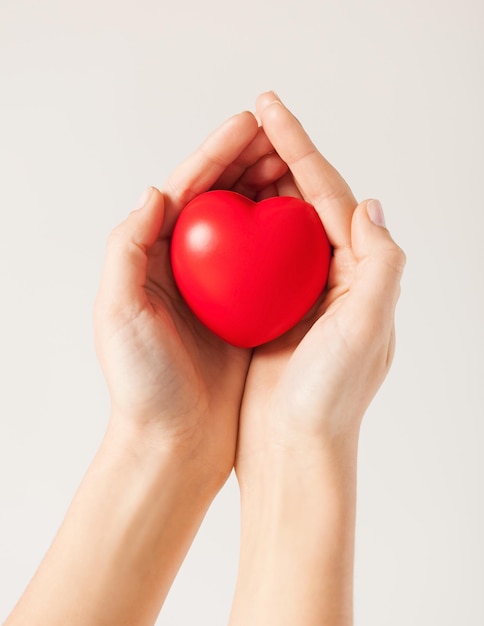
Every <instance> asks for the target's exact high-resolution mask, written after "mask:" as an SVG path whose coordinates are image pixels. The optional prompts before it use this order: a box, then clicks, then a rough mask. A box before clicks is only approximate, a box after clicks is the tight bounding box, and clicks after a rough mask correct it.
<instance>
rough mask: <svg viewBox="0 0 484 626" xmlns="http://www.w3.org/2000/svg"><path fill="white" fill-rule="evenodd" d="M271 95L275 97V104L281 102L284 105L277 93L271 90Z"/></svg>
mask: <svg viewBox="0 0 484 626" xmlns="http://www.w3.org/2000/svg"><path fill="white" fill-rule="evenodd" d="M269 93H271V94H272V95H273V96H274V101H275V102H281V103H282V100H281V99H280V98H279V96H278V95H277V93H276V92H275V91H273V90H271V91H270V92H269Z"/></svg>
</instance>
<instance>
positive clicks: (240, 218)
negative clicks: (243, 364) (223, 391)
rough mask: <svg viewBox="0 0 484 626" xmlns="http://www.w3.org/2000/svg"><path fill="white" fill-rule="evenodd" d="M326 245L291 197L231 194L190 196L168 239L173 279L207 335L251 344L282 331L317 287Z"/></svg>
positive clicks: (308, 210)
mask: <svg viewBox="0 0 484 626" xmlns="http://www.w3.org/2000/svg"><path fill="white" fill-rule="evenodd" d="M330 257H331V246H330V244H329V241H328V238H327V236H326V233H325V231H324V228H323V225H322V223H321V220H320V218H319V216H318V214H317V213H316V210H315V209H314V207H313V206H311V205H310V204H308V203H307V202H304V201H303V200H300V199H298V198H291V197H282V196H278V197H274V198H269V199H267V200H262V201H261V202H253V201H252V200H249V199H248V198H245V197H244V196H241V195H240V194H237V193H234V192H231V191H208V192H206V193H202V194H200V195H199V196H196V197H195V198H194V199H193V200H192V201H191V202H189V203H188V204H187V205H186V207H185V208H184V209H183V211H182V212H181V213H180V215H179V217H178V220H177V222H176V224H175V228H174V231H173V237H172V241H171V264H172V269H173V275H174V278H175V281H176V284H177V286H178V288H179V290H180V292H181V294H182V296H183V298H184V299H185V301H186V302H187V304H188V306H189V307H190V308H191V310H192V311H193V312H194V313H195V315H196V316H197V317H198V318H199V319H200V320H201V321H202V322H203V323H204V324H205V325H206V326H207V327H208V328H209V329H210V330H212V331H213V332H214V333H215V334H217V335H218V336H219V337H221V338H222V339H224V340H225V341H227V342H229V343H231V344H233V345H235V346H240V347H245V348H252V347H255V346H258V345H260V344H263V343H266V342H268V341H271V340H272V339H275V338H276V337H278V336H279V335H282V334H283V333H285V332H286V331H287V330H289V329H290V328H292V327H293V326H294V325H295V324H296V323H297V322H298V321H299V320H300V319H301V318H302V317H303V316H304V315H305V314H306V313H307V312H308V311H309V309H310V308H311V307H312V306H313V304H314V303H315V302H316V300H317V298H318V297H319V296H320V295H321V292H322V291H323V289H324V287H325V285H326V281H327V277H328V269H329V263H330Z"/></svg>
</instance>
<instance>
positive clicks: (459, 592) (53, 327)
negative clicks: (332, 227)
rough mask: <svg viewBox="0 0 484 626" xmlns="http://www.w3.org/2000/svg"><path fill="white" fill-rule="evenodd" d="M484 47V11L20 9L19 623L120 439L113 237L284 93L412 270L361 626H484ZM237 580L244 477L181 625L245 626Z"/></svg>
mask: <svg viewBox="0 0 484 626" xmlns="http://www.w3.org/2000/svg"><path fill="white" fill-rule="evenodd" d="M483 30H484V5H483V3H482V2H481V1H480V0H392V1H391V2H388V0H371V1H368V2H363V1H358V0H346V1H344V0H299V1H298V2H292V3H284V2H281V0H268V1H266V2H261V1H255V0H245V1H243V2H242V1H240V2H238V3H233V2H228V1H227V0H224V1H222V0H218V1H217V0H207V1H206V2H201V1H199V0H179V1H178V2H167V1H163V0H159V1H158V2H156V1H154V0H153V1H150V0H137V2H134V1H133V2H128V1H124V0H118V1H114V0H84V1H83V2H78V3H73V2H62V1H61V0H58V1H55V0H43V1H35V0H0V72H1V74H0V181H1V182H0V210H1V218H2V220H1V227H0V228H1V230H0V232H1V244H0V285H1V312H0V320H1V324H0V381H1V382H0V384H1V392H0V507H1V515H0V619H2V618H4V617H5V616H6V615H7V613H8V612H9V610H10V609H11V607H12V606H13V604H14V602H15V601H16V599H17V598H18V596H19V595H20V593H21V592H22V590H23V588H24V587H25V585H26V584H27V582H28V580H29V579H30V577H31V575H32V573H33V571H34V570H35V568H36V566H37V564H38V563H39V561H40V559H41V557H42V556H43V554H44V552H45V551H46V549H47V547H48V545H49V543H50V541H51V539H52V537H53V535H54V533H55V531H56V529H57V527H58V525H59V523H60V522H61V520H62V517H63V514H64V512H65V510H66V508H67V506H68V504H69V501H70V499H71V497H72V495H73V492H74V490H75V488H76V486H77V484H78V482H79V480H80V479H81V477H82V475H83V473H84V471H85V469H86V467H87V465H88V464H89V462H90V459H91V457H92V455H93V454H94V452H95V450H96V448H97V445H98V443H99V441H100V439H101V436H102V433H103V431H104V427H105V424H106V418H107V415H108V399H107V394H106V390H105V388H104V382H103V379H102V375H101V373H100V370H99V367H98V365H97V363H96V359H95V356H94V351H93V346H92V339H91V308H92V303H93V298H94V295H95V292H96V288H97V283H98V277H99V274H100V269H101V264H102V259H103V254H104V242H105V239H106V237H107V235H108V233H109V231H110V230H111V228H112V227H114V226H115V225H116V224H117V223H118V222H119V221H121V220H122V219H123V218H124V217H125V215H126V214H127V213H128V212H129V211H130V210H131V209H132V208H133V207H134V204H135V202H136V200H137V197H138V195H139V194H140V193H141V191H142V190H143V189H144V188H145V186H146V185H148V184H154V185H161V183H162V182H163V180H164V179H165V177H166V176H167V174H168V173H169V171H170V170H172V169H173V167H174V166H175V165H176V164H177V163H178V162H179V161H180V160H181V159H182V158H183V157H185V156H186V155H187V154H189V153H190V152H191V151H192V150H193V149H194V148H195V147H196V146H197V145H198V144H199V142H200V141H201V140H202V139H203V138H204V136H205V135H206V134H207V133H208V132H210V131H211V130H212V129H213V128H214V127H215V126H218V125H219V124H220V123H221V122H222V121H223V120H224V119H225V118H226V117H228V116H229V115H231V114H232V113H235V112H237V111H239V110H242V109H245V108H252V107H253V102H254V99H255V97H256V95H257V94H258V93H259V92H261V91H263V90H266V89H275V90H276V91H278V92H279V94H280V95H281V97H282V98H283V99H285V101H286V102H287V103H288V105H289V106H290V107H291V108H292V109H293V110H294V111H295V112H296V114H297V115H298V117H299V118H300V119H301V121H302V122H303V123H304V124H305V126H306V127H307V129H308V131H309V132H310V134H311V135H312V136H313V138H314V140H315V142H316V143H317V144H318V146H319V147H320V149H321V150H322V151H323V152H324V153H325V155H326V156H327V157H328V158H329V159H330V160H331V161H332V162H333V163H334V164H335V165H336V167H337V168H338V169H340V171H341V172H342V173H343V174H344V176H345V177H346V179H347V180H348V182H349V183H350V185H351V186H352V188H353V190H354V192H355V194H356V196H357V197H358V198H360V199H363V198H364V197H379V198H380V199H381V201H382V203H383V206H384V208H385V211H386V216H387V222H388V225H389V228H390V230H391V232H392V233H393V235H394V237H395V239H396V240H397V241H398V242H399V243H400V244H401V246H402V247H403V248H404V249H405V251H406V252H407V255H408V265H407V269H406V273H405V278H404V282H403V293H402V298H401V302H400V306H399V311H398V319H397V323H398V350H397V355H396V360H395V363H394V367H393V369H392V372H391V375H390V376H389V378H388V379H387V382H386V383H385V385H384V387H383V389H382V390H381V392H380V394H379V395H378V397H377V398H376V399H375V401H374V403H373V404H372V406H371V408H370V410H369V411H368V414H367V416H366V418H365V422H364V426H363V432H362V438H361V448H360V450H361V451H360V464H359V468H360V471H359V509H358V525H357V562H356V590H355V594H356V624H357V625H359V626H388V625H389V624H391V625H392V626H410V625H416V626H429V625H434V624H435V625H438V626H455V625H456V624H465V625H466V626H479V625H482V624H484V593H483V589H484V565H483V563H484V553H483V552H484V550H483V547H484V542H483V539H482V532H483V529H484V514H483V505H482V499H483V474H484V463H483V454H482V448H483V446H484V437H483V434H484V427H483V422H484V409H483V405H484V402H483V401H484V394H483V387H484V380H483V379H484V367H483V354H484V350H483V348H484V345H483V344H484V334H483V319H484V302H483V280H482V272H483V269H484V254H483V251H482V241H483V230H484V219H483V213H484V211H483V209H484V207H483V199H482V181H483V171H484V152H483V143H484V132H483V128H484V126H483V111H484V89H483V77H484V45H483V39H484V37H483ZM237 557H238V493H237V486H236V482H235V480H234V479H233V477H232V478H231V480H230V481H229V483H228V484H227V486H226V488H225V489H224V490H223V492H222V493H221V494H220V496H219V497H218V499H217V500H216V502H215V503H214V506H213V508H212V510H211V511H210V513H209V515H208V516H207V518H206V520H205V523H204V525H203V527H202V529H201V532H200V534H199V536H198V538H197V540H196V542H195V544H194V545H193V549H192V551H191V552H190V554H189V556H188V558H187V560H186V562H185V565H184V567H183V569H182V571H181V572H180V574H179V577H178V579H177V580H176V583H175V585H174V587H173V589H172V593H171V595H170V597H169V599H168V601H167V603H166V605H165V609H164V612H163V614H162V617H161V618H160V620H159V624H161V625H164V626H172V625H182V624H191V623H197V624H202V625H206V626H214V625H223V624H225V623H226V620H227V615H228V612H229V607H230V602H231V595H232V591H233V587H234V582H235V574H236V567H237Z"/></svg>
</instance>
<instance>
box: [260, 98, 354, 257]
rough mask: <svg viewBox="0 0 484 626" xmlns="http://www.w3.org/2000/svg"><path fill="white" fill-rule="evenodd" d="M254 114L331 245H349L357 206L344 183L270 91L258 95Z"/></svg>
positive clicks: (292, 116) (296, 121)
mask: <svg viewBox="0 0 484 626" xmlns="http://www.w3.org/2000/svg"><path fill="white" fill-rule="evenodd" d="M256 111H257V115H258V117H259V119H260V120H261V122H262V126H263V128H264V130H265V132H266V135H267V136H268V138H269V139H270V141H271V143H272V145H273V146H274V148H275V150H276V151H277V153H278V154H279V156H280V157H281V158H282V159H283V160H284V161H285V162H286V163H287V165H288V166H289V168H290V170H291V172H292V174H293V176H294V179H295V181H296V183H297V185H298V187H299V188H300V190H301V192H302V194H303V197H304V199H305V200H307V202H309V203H311V204H312V205H314V207H315V208H316V210H317V211H318V213H319V216H320V217H321V221H322V222H323V224H324V228H325V230H326V232H327V234H328V237H329V240H330V241H331V243H332V244H333V246H335V247H346V246H349V245H351V218H352V215H353V212H354V210H355V208H356V206H357V204H358V203H357V202H356V200H355V198H354V196H353V193H352V192H351V189H350V188H349V186H348V185H347V183H346V181H345V180H344V179H343V177H342V176H341V175H340V174H339V172H338V171H337V170H336V169H335V168H334V167H333V166H332V165H331V164H330V163H329V162H328V161H327V160H326V159H325V158H324V157H323V155H322V154H321V153H320V152H319V151H318V150H317V148H316V146H315V145H314V144H313V142H312V141H311V139H310V138H309V136H308V135H307V133H306V131H305V130H304V128H303V127H302V126H301V124H300V123H299V122H298V120H297V119H296V118H295V117H294V115H293V114H292V113H291V112H290V111H289V110H288V109H287V108H286V107H285V106H284V105H283V104H282V102H281V101H280V99H279V98H278V97H277V96H276V95H275V94H274V93H273V92H267V93H264V94H262V95H261V96H259V98H258V99H257V105H256Z"/></svg>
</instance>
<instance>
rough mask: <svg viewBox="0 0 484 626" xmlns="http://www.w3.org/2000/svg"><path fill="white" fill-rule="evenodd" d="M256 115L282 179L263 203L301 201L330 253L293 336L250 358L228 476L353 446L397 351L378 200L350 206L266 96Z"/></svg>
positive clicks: (395, 270)
mask: <svg viewBox="0 0 484 626" xmlns="http://www.w3.org/2000/svg"><path fill="white" fill-rule="evenodd" d="M257 115H258V117H259V119H260V120H261V124H262V128H263V129H264V131H265V133H266V135H267V137H268V138H269V140H270V141H271V143H272V145H273V146H274V148H275V151H276V153H277V154H278V155H279V156H280V158H281V159H282V160H283V161H284V162H285V163H287V165H288V167H289V171H288V172H287V173H285V174H284V175H283V176H282V177H281V178H280V179H278V180H274V181H272V183H271V184H268V185H267V186H266V189H265V190H264V191H263V192H261V194H260V195H261V196H264V197H267V196H269V195H290V196H296V197H302V198H303V199H304V200H306V201H307V202H310V203H311V204H313V205H314V206H315V208H316V210H317V211H318V213H319V215H320V217H321V220H322V222H323V225H324V227H325V229H326V232H327V234H328V237H329V239H330V242H331V244H332V247H333V257H332V262H331V267H330V274H329V280H328V285H327V288H326V290H325V292H324V294H322V295H321V298H320V299H319V301H318V303H317V304H316V305H315V307H314V308H313V309H312V311H311V312H310V313H309V314H308V315H307V316H306V317H305V318H304V319H303V320H302V321H301V322H300V323H299V324H298V325H297V326H296V327H294V328H293V329H292V330H291V331H289V332H288V333H286V334H285V335H283V336H282V337H280V338H278V339H276V340H275V341H273V342H271V343H268V344H265V345H263V346H260V347H258V348H257V349H256V350H254V353H253V356H252V360H251V363H250V368H249V372H248V377H247V382H246V387H245V392H244V399H243V405H242V409H241V417H240V428H239V440H238V450H237V459H236V471H237V474H238V477H239V479H240V478H241V477H242V478H244V477H245V476H247V475H252V473H253V471H254V472H256V468H258V467H259V466H260V463H264V459H265V457H266V455H267V454H268V452H269V451H270V450H273V449H275V448H283V449H285V450H291V451H294V452H301V454H307V453H310V451H311V449H313V448H316V449H317V448H320V447H321V446H325V445H327V444H328V442H336V441H340V442H341V441H345V442H347V441H351V442H352V443H354V442H355V441H356V439H357V433H358V429H359V426H360V422H361V418H362V416H363V414H364V412H365V410H366V408H367V407H368V405H369V403H370V401H371V399H372V398H373V396H374V394H375V393H376V391H377V389H378V387H379V386H380V384H381V383H382V381H383V379H384V377H385V375H386V373H387V371H388V369H389V366H390V363H391V360H392V356H393V352H394V343H395V332H394V311H395V306H396V302H397V299H398V296H399V292H400V286H399V285H400V277H401V274H402V270H403V266H404V262H405V257H404V254H403V252H402V251H401V249H400V248H399V247H398V246H397V245H396V244H395V243H394V241H393V240H392V238H391V237H390V234H389V232H388V230H387V229H386V227H385V225H384V219H383V213H382V211H381V205H380V204H379V202H377V201H365V202H362V203H361V204H358V203H357V201H356V200H355V198H354V196H353V194H352V192H351V190H350V188H349V187H348V185H347V184H346V182H345V181H344V180H343V178H342V177H341V176H340V174H339V173H338V172H337V171H336V170H335V169H334V167H332V166H331V165H330V163H328V161H327V160H326V159H325V158H324V157H323V156H322V155H321V154H320V153H319V152H318V150H317V149H316V147H315V146H314V144H313V143H312V142H311V140H310V138H309V137H308V135H307V134H306V132H305V131H304V129H303V127H302V126H301V124H300V123H299V122H298V120H297V119H296V118H295V117H294V116H293V115H292V114H291V112H290V111H289V110H288V109H287V108H286V107H285V106H284V105H283V104H282V103H281V102H280V100H279V99H278V98H277V96H275V94H274V93H272V92H269V93H266V94H263V95H261V96H260V97H259V98H258V101H257Z"/></svg>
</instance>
